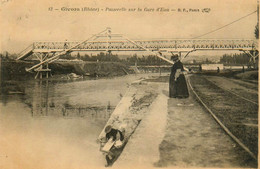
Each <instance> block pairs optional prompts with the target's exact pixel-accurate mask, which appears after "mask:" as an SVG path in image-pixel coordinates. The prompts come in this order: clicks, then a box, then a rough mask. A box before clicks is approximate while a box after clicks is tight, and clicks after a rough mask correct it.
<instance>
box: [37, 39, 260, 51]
mask: <svg viewBox="0 0 260 169" xmlns="http://www.w3.org/2000/svg"><path fill="white" fill-rule="evenodd" d="M134 42H135V43H136V44H138V45H140V46H143V47H144V48H149V49H152V50H156V49H164V48H171V49H180V48H192V49H243V48H257V46H258V44H257V41H255V40H205V39H199V40H190V39H181V40H136V41H134ZM79 43H80V42H34V45H33V46H34V49H41V50H57V49H58V50H62V49H68V48H70V47H72V46H75V45H76V44H79ZM73 50H143V49H142V48H140V47H139V46H137V45H135V44H132V43H130V42H129V41H127V40H117V41H115V40H113V41H88V42H86V43H83V44H81V45H79V46H77V47H76V48H74V49H73Z"/></svg>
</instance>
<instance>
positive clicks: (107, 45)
mask: <svg viewBox="0 0 260 169" xmlns="http://www.w3.org/2000/svg"><path fill="white" fill-rule="evenodd" d="M198 50H215V51H216V50H238V51H243V52H245V53H246V54H247V55H248V56H249V57H250V60H251V61H252V62H253V63H255V62H256V58H257V57H258V41H257V40H254V39H163V40H131V39H129V38H127V37H125V36H123V35H121V34H112V33H111V29H110V28H107V29H106V30H104V31H102V32H100V33H98V34H95V35H93V36H92V37H90V38H89V39H87V40H85V41H83V42H68V41H63V42H33V44H32V45H30V46H29V47H28V48H26V49H25V50H24V51H22V52H21V53H20V55H19V57H18V58H17V59H16V60H24V59H26V58H28V57H29V56H31V55H34V56H35V57H36V58H37V59H38V60H39V63H38V64H36V65H34V66H32V67H30V68H27V69H26V70H27V71H36V72H37V75H36V77H37V76H38V74H40V77H42V72H46V76H47V77H48V74H49V72H50V71H51V70H50V69H49V68H48V64H49V63H51V62H54V61H56V60H58V59H59V58H62V56H63V55H65V54H67V53H70V52H75V51H78V52H79V51H84V52H93V51H107V52H111V51H146V52H149V53H151V54H153V55H155V56H157V57H159V58H160V59H162V60H165V61H167V62H169V63H171V64H173V63H174V62H172V61H171V60H170V59H169V58H167V57H166V56H164V55H163V53H164V52H170V53H178V54H179V56H180V58H181V59H183V58H185V57H187V56H188V55H189V54H190V53H191V52H194V51H198ZM182 54H184V55H182Z"/></svg>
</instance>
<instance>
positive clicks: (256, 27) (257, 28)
mask: <svg viewBox="0 0 260 169" xmlns="http://www.w3.org/2000/svg"><path fill="white" fill-rule="evenodd" d="M255 38H256V39H259V24H258V23H257V24H256V26H255Z"/></svg>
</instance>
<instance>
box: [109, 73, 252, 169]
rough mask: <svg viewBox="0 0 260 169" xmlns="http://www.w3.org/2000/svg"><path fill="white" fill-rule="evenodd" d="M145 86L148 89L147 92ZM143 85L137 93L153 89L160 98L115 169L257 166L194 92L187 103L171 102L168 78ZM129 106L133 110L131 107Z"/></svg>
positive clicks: (150, 80) (155, 99)
mask: <svg viewBox="0 0 260 169" xmlns="http://www.w3.org/2000/svg"><path fill="white" fill-rule="evenodd" d="M142 83H143V84H145V85H147V86H146V89H144V88H143V84H142ZM140 84H142V85H138V86H137V89H136V91H138V90H140V89H141V91H142V90H147V89H148V88H149V86H153V89H156V90H157V93H158V96H157V97H156V98H154V99H153V101H152V103H151V105H150V106H149V107H147V108H146V109H145V110H144V111H143V112H145V113H143V115H142V118H141V119H140V123H139V124H138V127H137V128H135V129H134V132H133V133H131V137H130V139H129V140H128V142H127V144H126V146H125V148H124V150H123V152H122V154H121V155H120V157H119V158H118V160H117V161H116V162H115V164H114V165H113V167H115V168H133V167H135V168H151V167H231V168H232V167H238V168H240V167H256V166H257V162H256V161H254V159H252V158H251V157H250V155H249V154H247V152H246V151H244V150H243V149H242V148H241V147H239V146H238V145H237V144H236V143H235V142H234V141H233V140H232V139H231V138H230V137H229V136H228V135H227V134H226V133H225V132H224V131H223V130H222V128H221V127H220V126H219V125H218V124H217V123H216V121H215V120H214V119H213V118H212V117H211V115H210V114H209V113H208V112H207V111H205V109H204V108H203V107H201V105H200V104H199V103H198V102H197V100H196V98H195V96H194V95H193V94H192V91H191V90H190V97H189V98H187V99H175V98H168V90H167V88H168V77H167V76H163V77H159V78H152V79H146V80H143V81H141V82H140ZM154 85H157V87H155V86H154ZM159 89H160V90H159ZM136 91H135V92H136ZM136 93H138V92H136ZM129 99H130V98H129ZM128 106H129V107H130V108H131V104H128ZM126 112H127V111H126ZM128 114H131V113H130V112H128ZM112 116H113V115H112ZM117 116H118V117H119V118H118V119H119V121H120V119H122V118H124V116H125V115H124V113H120V112H118V114H117ZM130 117H132V115H130Z"/></svg>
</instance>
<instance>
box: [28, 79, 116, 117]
mask: <svg viewBox="0 0 260 169" xmlns="http://www.w3.org/2000/svg"><path fill="white" fill-rule="evenodd" d="M54 93H55V87H54V86H53V85H52V84H49V81H48V80H45V81H36V82H35V84H34V91H33V97H32V106H31V114H32V116H33V117H36V116H37V117H40V116H57V117H84V118H85V117H86V118H89V119H103V120H107V119H109V117H110V115H111V113H112V112H113V109H114V107H111V106H110V104H108V105H107V106H99V107H98V106H87V107H83V106H77V105H70V104H69V103H68V101H65V102H64V103H57V101H60V100H62V99H61V98H60V99H59V100H55V99H54V97H52V95H53V94H54Z"/></svg>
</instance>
